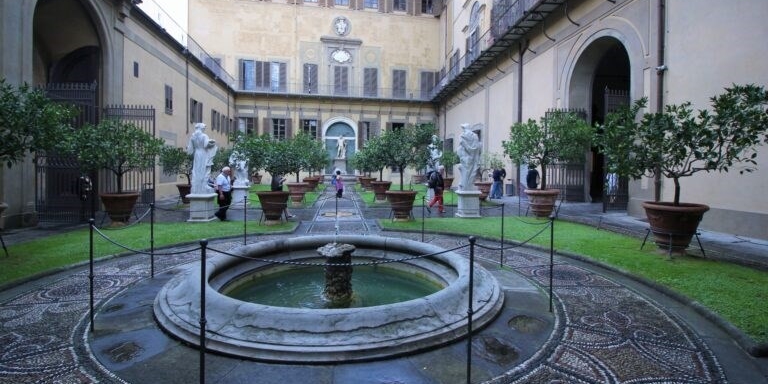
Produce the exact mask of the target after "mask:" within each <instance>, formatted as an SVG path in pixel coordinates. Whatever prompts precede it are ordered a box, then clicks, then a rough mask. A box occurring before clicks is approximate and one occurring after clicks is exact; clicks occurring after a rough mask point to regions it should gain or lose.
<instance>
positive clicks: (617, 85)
mask: <svg viewBox="0 0 768 384" xmlns="http://www.w3.org/2000/svg"><path fill="white" fill-rule="evenodd" d="M614 24H616V25H613V27H612V28H602V29H596V30H595V31H594V32H593V33H592V34H590V35H587V37H586V38H584V39H583V40H582V41H581V42H580V43H577V44H576V45H575V46H574V49H573V50H572V55H571V56H569V58H568V60H567V62H566V65H565V66H564V68H563V71H564V73H566V75H565V76H563V84H561V85H562V89H564V90H565V92H566V95H565V100H566V102H567V105H566V106H567V107H568V108H578V109H583V110H585V111H586V112H587V120H588V122H589V123H590V124H595V123H602V122H603V119H604V117H605V114H606V110H605V109H606V107H605V106H606V98H605V97H604V96H605V92H606V90H607V89H610V90H612V91H618V92H622V93H624V92H625V93H626V95H627V97H626V101H625V102H626V103H629V99H630V98H632V97H633V95H636V93H637V92H641V91H640V90H641V89H642V88H643V87H642V81H643V80H642V75H643V69H642V68H643V67H644V66H645V64H644V57H645V54H644V52H645V49H644V48H645V47H644V45H643V44H642V41H641V39H640V38H638V37H637V36H638V35H637V34H636V33H634V32H635V31H634V30H633V29H632V28H631V27H630V26H628V25H626V24H623V23H618V24H617V23H614ZM635 97H639V96H637V95H636V96H635ZM587 161H588V164H587V165H586V166H585V180H584V181H585V194H587V195H588V196H589V198H590V199H591V200H592V201H595V200H599V199H601V198H602V196H603V192H604V191H603V190H604V178H605V170H604V157H603V155H602V153H600V152H598V151H597V149H596V148H593V149H592V150H591V151H590V153H589V155H588V158H587Z"/></svg>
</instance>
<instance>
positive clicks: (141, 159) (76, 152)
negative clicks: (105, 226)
mask: <svg viewBox="0 0 768 384" xmlns="http://www.w3.org/2000/svg"><path fill="white" fill-rule="evenodd" d="M60 148H61V149H62V151H63V152H65V153H68V154H71V155H72V156H74V157H75V158H76V159H77V161H78V163H79V164H80V167H81V168H82V169H83V170H86V171H89V172H96V171H99V170H102V169H104V170H107V171H109V172H111V173H112V174H113V175H114V176H115V188H116V190H115V191H114V192H105V193H101V194H100V195H99V196H100V197H101V202H102V204H103V205H104V209H105V210H106V212H107V214H108V215H109V217H110V219H111V220H112V223H113V224H119V223H124V222H126V221H128V218H129V217H130V214H131V212H132V211H133V206H134V205H135V203H136V200H137V198H138V197H139V194H138V192H133V191H131V192H126V191H124V190H123V176H124V175H125V174H126V173H128V172H130V171H143V170H147V169H151V168H152V167H154V166H155V160H156V157H157V156H158V155H159V154H160V151H161V149H162V148H163V141H162V140H160V139H158V138H155V137H153V136H152V135H151V134H150V133H147V132H145V131H144V130H142V129H141V128H139V127H137V126H136V125H134V124H132V123H124V122H122V121H120V120H116V119H104V120H101V121H100V122H99V123H98V124H97V125H85V126H83V127H82V128H80V129H77V130H75V131H73V132H72V133H71V134H70V135H68V137H67V139H66V140H65V141H64V142H63V143H62V145H61V146H60Z"/></svg>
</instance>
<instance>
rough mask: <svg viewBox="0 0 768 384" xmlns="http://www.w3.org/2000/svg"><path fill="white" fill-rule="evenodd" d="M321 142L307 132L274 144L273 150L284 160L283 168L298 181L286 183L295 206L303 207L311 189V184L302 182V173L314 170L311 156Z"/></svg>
mask: <svg viewBox="0 0 768 384" xmlns="http://www.w3.org/2000/svg"><path fill="white" fill-rule="evenodd" d="M318 145H322V144H321V143H320V142H318V141H317V140H315V139H314V138H313V137H311V136H309V135H308V134H306V133H305V132H303V131H302V132H299V133H298V134H296V135H295V136H294V137H292V138H290V139H286V140H279V141H276V142H275V143H274V146H273V150H274V151H277V153H278V154H279V156H280V158H281V159H282V164H281V166H282V167H284V168H285V170H286V173H285V174H288V173H292V174H294V175H296V181H295V182H293V183H285V185H286V186H288V191H289V192H290V194H291V202H292V204H293V205H294V206H301V205H302V204H303V201H304V194H306V193H307V191H308V190H309V188H310V183H307V182H301V181H299V180H300V177H301V176H300V174H301V171H308V170H310V169H312V165H311V164H310V155H311V154H312V153H313V152H314V151H316V150H317V146H318Z"/></svg>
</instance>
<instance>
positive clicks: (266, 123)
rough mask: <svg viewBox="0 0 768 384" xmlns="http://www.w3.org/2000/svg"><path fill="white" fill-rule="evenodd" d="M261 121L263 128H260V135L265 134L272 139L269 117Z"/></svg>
mask: <svg viewBox="0 0 768 384" xmlns="http://www.w3.org/2000/svg"><path fill="white" fill-rule="evenodd" d="M261 121H262V122H264V126H263V128H262V132H261V133H266V134H268V135H269V136H270V137H272V119H270V118H269V117H265V118H263V119H262V120H261Z"/></svg>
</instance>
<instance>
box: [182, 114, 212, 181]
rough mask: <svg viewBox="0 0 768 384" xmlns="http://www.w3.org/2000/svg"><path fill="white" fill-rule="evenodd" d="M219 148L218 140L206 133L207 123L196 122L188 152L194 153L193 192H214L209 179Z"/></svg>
mask: <svg viewBox="0 0 768 384" xmlns="http://www.w3.org/2000/svg"><path fill="white" fill-rule="evenodd" d="M217 150H218V148H217V147H216V140H211V139H210V138H209V137H208V135H206V134H205V124H203V123H197V124H195V132H194V133H192V136H190V137H189V143H188V144H187V153H188V154H191V155H194V156H193V162H192V181H191V184H192V188H191V193H193V194H204V193H213V188H211V187H209V186H208V179H209V178H210V177H211V166H212V165H213V157H214V156H216V151H217Z"/></svg>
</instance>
